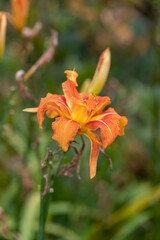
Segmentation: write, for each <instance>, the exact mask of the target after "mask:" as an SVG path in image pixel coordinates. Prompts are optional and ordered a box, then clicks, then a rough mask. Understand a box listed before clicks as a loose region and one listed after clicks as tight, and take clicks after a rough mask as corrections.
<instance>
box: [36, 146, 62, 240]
mask: <svg viewBox="0 0 160 240" xmlns="http://www.w3.org/2000/svg"><path fill="white" fill-rule="evenodd" d="M60 151H61V149H60V150H58V151H57V152H55V153H53V155H52V156H54V155H56V154H57V153H58V152H60ZM62 160H63V153H62V154H61V155H60V158H59V160H58V164H57V167H56V169H55V171H54V173H53V174H52V175H51V178H50V182H49V183H48V174H45V173H43V174H42V178H41V197H40V221H39V231H38V236H37V240H44V237H45V224H46V219H47V216H48V209H49V204H50V200H51V196H52V192H53V191H50V190H51V189H53V184H54V181H55V178H56V175H57V173H58V171H59V168H60V165H61V163H62ZM46 184H48V191H47V193H46V194H45V195H42V193H43V192H44V188H45V185H46Z"/></svg>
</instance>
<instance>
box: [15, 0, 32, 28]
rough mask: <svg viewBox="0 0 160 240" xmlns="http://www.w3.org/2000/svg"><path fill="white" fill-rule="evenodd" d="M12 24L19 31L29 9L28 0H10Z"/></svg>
mask: <svg viewBox="0 0 160 240" xmlns="http://www.w3.org/2000/svg"><path fill="white" fill-rule="evenodd" d="M11 5H12V13H13V24H14V26H15V27H16V28H17V30H19V31H21V30H22V29H23V27H24V26H25V24H26V19H27V15H28V9H29V1H28V0H11Z"/></svg>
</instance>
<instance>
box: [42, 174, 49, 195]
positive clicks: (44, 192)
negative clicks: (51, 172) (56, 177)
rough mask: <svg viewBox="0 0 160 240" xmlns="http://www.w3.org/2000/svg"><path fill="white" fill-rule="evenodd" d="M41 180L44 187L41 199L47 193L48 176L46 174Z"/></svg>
mask: <svg viewBox="0 0 160 240" xmlns="http://www.w3.org/2000/svg"><path fill="white" fill-rule="evenodd" d="M43 178H44V179H45V185H44V191H43V193H42V194H41V196H42V198H43V197H44V196H45V195H46V194H47V193H48V188H49V176H48V174H45V175H44V176H43Z"/></svg>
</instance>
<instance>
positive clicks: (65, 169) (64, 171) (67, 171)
mask: <svg viewBox="0 0 160 240" xmlns="http://www.w3.org/2000/svg"><path fill="white" fill-rule="evenodd" d="M81 138H82V147H81V149H80V150H79V151H78V149H77V148H76V147H75V146H74V145H70V146H71V147H72V148H73V149H74V151H75V153H76V155H75V156H74V158H73V159H72V161H71V162H70V163H69V164H65V165H63V166H62V167H61V168H60V170H59V172H58V174H57V176H68V177H72V176H73V175H72V172H73V170H74V169H75V168H76V167H77V176H78V179H80V175H79V170H80V165H79V160H80V156H81V155H82V153H83V151H84V147H85V142H84V139H83V137H82V136H81Z"/></svg>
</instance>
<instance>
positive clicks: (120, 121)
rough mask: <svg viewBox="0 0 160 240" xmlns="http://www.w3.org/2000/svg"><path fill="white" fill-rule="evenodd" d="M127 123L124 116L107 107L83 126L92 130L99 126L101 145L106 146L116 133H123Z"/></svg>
mask: <svg viewBox="0 0 160 240" xmlns="http://www.w3.org/2000/svg"><path fill="white" fill-rule="evenodd" d="M127 123H128V120H127V118H126V117H121V116H120V115H119V114H118V113H116V112H115V110H114V109H113V108H109V109H108V110H107V111H105V112H104V113H102V114H100V115H97V116H96V117H94V118H93V119H92V120H91V121H90V122H88V123H87V124H86V125H85V127H87V128H89V129H91V130H94V131H95V130H96V129H97V128H100V129H101V139H102V142H103V147H104V148H106V147H107V146H109V145H110V144H111V143H112V142H113V141H114V140H115V138H116V137H117V136H118V135H120V136H121V135H122V134H124V127H125V126H126V125H127Z"/></svg>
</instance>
